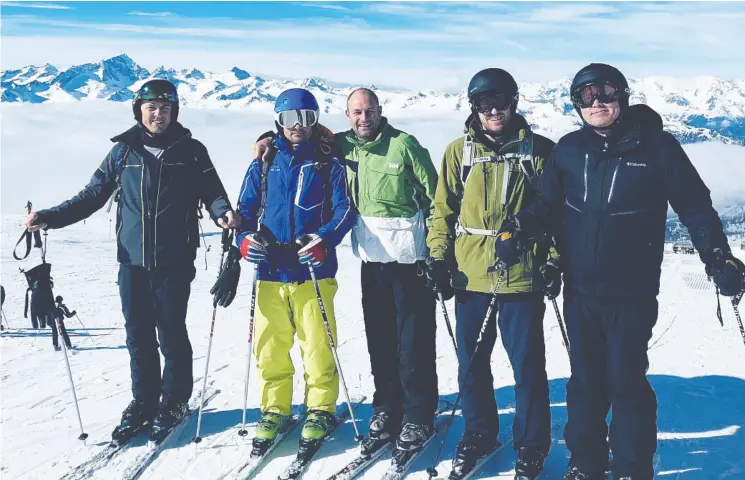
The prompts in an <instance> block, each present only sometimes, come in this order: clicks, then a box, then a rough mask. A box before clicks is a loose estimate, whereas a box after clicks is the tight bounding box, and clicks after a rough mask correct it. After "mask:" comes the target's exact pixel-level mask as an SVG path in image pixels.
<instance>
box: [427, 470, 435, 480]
mask: <svg viewBox="0 0 745 480" xmlns="http://www.w3.org/2000/svg"><path fill="white" fill-rule="evenodd" d="M427 475H429V478H430V480H431V479H432V478H434V477H436V476H437V470H435V469H434V468H433V467H429V468H428V469H427Z"/></svg>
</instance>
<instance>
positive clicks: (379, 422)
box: [360, 411, 401, 454]
mask: <svg viewBox="0 0 745 480" xmlns="http://www.w3.org/2000/svg"><path fill="white" fill-rule="evenodd" d="M399 418H400V417H396V418H395V419H394V418H391V415H390V414H389V413H388V412H383V411H381V412H377V413H375V414H373V416H372V418H371V419H370V429H369V432H368V438H366V439H364V440H362V443H361V445H360V448H361V452H362V453H363V454H372V453H373V452H375V451H377V450H378V449H380V448H381V447H382V446H383V445H386V444H388V443H389V442H392V441H393V439H394V438H395V437H397V436H398V432H399V430H400V429H401V421H400V419H399Z"/></svg>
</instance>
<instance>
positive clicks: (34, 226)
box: [23, 212, 47, 232]
mask: <svg viewBox="0 0 745 480" xmlns="http://www.w3.org/2000/svg"><path fill="white" fill-rule="evenodd" d="M38 221H39V214H38V213H36V212H31V213H29V214H28V217H26V220H25V221H24V222H23V223H24V224H25V225H26V228H27V229H28V231H29V232H36V231H38V230H43V229H45V228H47V224H46V223H43V222H42V223H36V222H38Z"/></svg>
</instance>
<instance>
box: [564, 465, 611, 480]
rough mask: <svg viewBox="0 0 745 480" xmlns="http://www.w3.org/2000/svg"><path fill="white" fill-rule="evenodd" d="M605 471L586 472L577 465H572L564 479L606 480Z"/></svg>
mask: <svg viewBox="0 0 745 480" xmlns="http://www.w3.org/2000/svg"><path fill="white" fill-rule="evenodd" d="M605 479H606V476H605V473H585V472H582V471H580V470H579V469H578V468H577V467H575V466H570V467H569V471H568V472H567V473H566V475H564V480H605Z"/></svg>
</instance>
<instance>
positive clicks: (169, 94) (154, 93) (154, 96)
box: [136, 85, 178, 103]
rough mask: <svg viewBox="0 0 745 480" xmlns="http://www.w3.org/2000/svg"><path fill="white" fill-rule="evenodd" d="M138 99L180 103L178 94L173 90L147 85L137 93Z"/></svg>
mask: <svg viewBox="0 0 745 480" xmlns="http://www.w3.org/2000/svg"><path fill="white" fill-rule="evenodd" d="M136 97H137V98H136V99H139V100H143V101H144V100H163V101H165V102H171V103H178V94H177V93H176V91H175V90H174V89H172V88H163V87H161V86H159V85H146V86H144V87H142V88H141V89H140V91H139V92H137V95H136Z"/></svg>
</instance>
